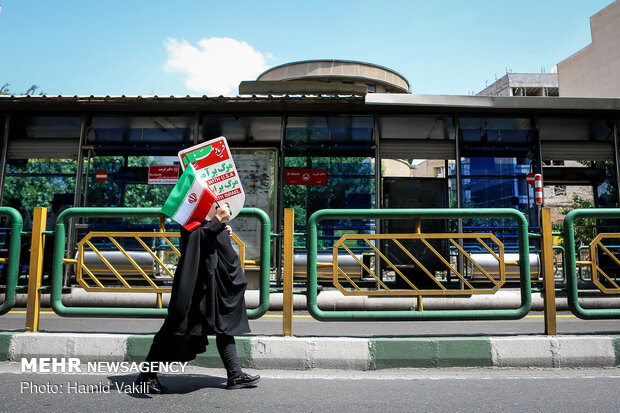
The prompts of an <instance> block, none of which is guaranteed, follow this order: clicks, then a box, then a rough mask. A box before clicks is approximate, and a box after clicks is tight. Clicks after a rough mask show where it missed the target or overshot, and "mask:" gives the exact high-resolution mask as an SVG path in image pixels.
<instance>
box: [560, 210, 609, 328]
mask: <svg viewBox="0 0 620 413" xmlns="http://www.w3.org/2000/svg"><path fill="white" fill-rule="evenodd" d="M580 218H607V219H614V218H620V209H617V208H609V209H607V208H606V209H574V210H572V211H570V212H569V213H568V214H567V215H566V218H565V219H564V246H565V248H566V266H565V269H566V287H567V291H568V305H569V307H570V309H571V311H572V312H573V314H575V315H576V316H577V317H579V318H583V319H604V318H620V309H605V308H592V309H590V308H583V307H581V305H580V304H579V294H578V285H577V261H576V258H575V256H576V251H575V231H574V229H575V221H576V220H577V219H580ZM615 235H616V236H618V234H615ZM595 255H596V254H590V261H591V266H592V268H593V269H592V271H591V277H592V279H594V278H595V274H594V272H595V269H594V266H595V261H596V259H597V258H596V256H595Z"/></svg>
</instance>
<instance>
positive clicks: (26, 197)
mask: <svg viewBox="0 0 620 413" xmlns="http://www.w3.org/2000/svg"><path fill="white" fill-rule="evenodd" d="M76 170H77V162H76V161H73V160H62V159H30V160H28V162H27V163H26V164H25V165H24V164H21V163H11V162H8V163H7V177H6V184H5V187H4V188H5V195H4V197H5V198H6V199H16V198H19V199H21V201H22V204H23V205H24V208H26V209H28V210H32V209H33V208H34V207H35V206H48V207H49V205H50V203H51V201H52V197H53V196H54V194H66V193H73V192H74V188H75V173H76Z"/></svg>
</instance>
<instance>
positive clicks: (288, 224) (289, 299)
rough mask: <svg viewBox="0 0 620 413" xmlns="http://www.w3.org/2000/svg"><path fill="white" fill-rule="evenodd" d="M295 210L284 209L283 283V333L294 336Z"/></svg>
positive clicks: (286, 335) (285, 335)
mask: <svg viewBox="0 0 620 413" xmlns="http://www.w3.org/2000/svg"><path fill="white" fill-rule="evenodd" d="M294 230H295V211H294V210H293V209H291V208H286V209H285V210H284V268H283V283H282V335H283V336H284V337H292V336H293V250H294V249H293V246H294V245H293V232H294Z"/></svg>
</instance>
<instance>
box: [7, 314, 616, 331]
mask: <svg viewBox="0 0 620 413" xmlns="http://www.w3.org/2000/svg"><path fill="white" fill-rule="evenodd" d="M25 320H26V315H25V311H24V310H23V309H21V310H20V309H17V310H13V311H11V312H9V313H8V314H5V315H3V316H0V331H14V332H20V331H24V327H25ZM162 322H163V320H161V319H123V318H118V319H110V318H81V317H79V318H73V317H71V318H65V317H59V316H57V315H55V314H53V313H52V312H51V311H50V310H49V309H43V311H42V314H41V319H40V323H39V329H40V331H48V332H83V333H86V332H107V333H126V334H147V333H155V332H157V330H158V329H159V327H160V326H161V324H162ZM250 327H251V328H252V334H253V335H263V336H281V335H282V314H281V313H277V312H274V313H268V314H266V315H264V316H263V317H261V318H260V319H258V320H251V321H250ZM557 329H558V333H559V334H603V335H609V334H620V320H581V319H578V318H576V317H575V316H573V315H571V314H570V313H560V314H559V315H558V319H557ZM544 331H545V326H544V317H543V314H542V313H539V312H532V313H530V315H528V316H526V317H525V318H523V319H521V320H499V321H498V320H495V321H400V322H385V321H381V322H378V321H377V322H321V321H316V320H314V319H313V318H312V317H310V316H309V315H308V314H307V313H306V312H296V313H295V316H294V319H293V334H294V335H295V336H299V337H303V336H321V337H338V336H343V337H373V336H375V337H389V336H408V337H416V336H420V337H423V336H501V335H531V334H543V333H544Z"/></svg>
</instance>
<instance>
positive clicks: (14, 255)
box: [0, 207, 23, 315]
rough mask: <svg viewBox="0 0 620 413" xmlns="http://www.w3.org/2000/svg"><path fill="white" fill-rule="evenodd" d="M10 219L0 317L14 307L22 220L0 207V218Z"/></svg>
mask: <svg viewBox="0 0 620 413" xmlns="http://www.w3.org/2000/svg"><path fill="white" fill-rule="evenodd" d="M3 216H4V217H9V218H10V219H11V238H10V241H9V254H8V256H7V262H6V264H5V265H6V266H7V272H6V291H5V293H4V302H3V303H2V305H0V315H2V314H6V313H8V312H9V311H10V310H11V309H12V308H13V306H14V305H15V289H16V288H17V278H18V277H19V255H20V250H21V233H22V227H23V219H22V216H21V214H20V213H19V211H17V210H16V209H15V208H10V207H0V217H3Z"/></svg>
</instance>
